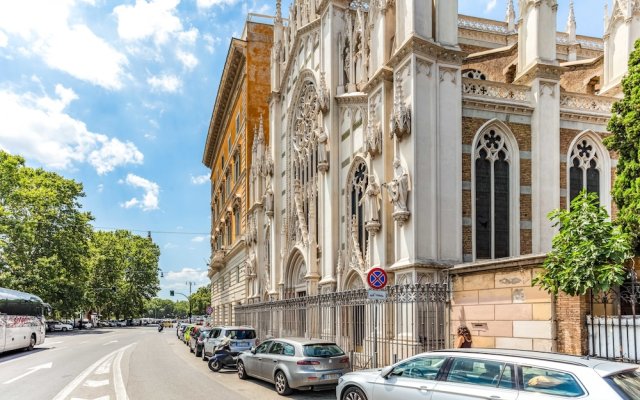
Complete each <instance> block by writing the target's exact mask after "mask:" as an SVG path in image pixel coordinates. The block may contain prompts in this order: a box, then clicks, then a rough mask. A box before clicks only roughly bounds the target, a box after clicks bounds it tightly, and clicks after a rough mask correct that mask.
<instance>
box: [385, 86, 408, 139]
mask: <svg viewBox="0 0 640 400" xmlns="http://www.w3.org/2000/svg"><path fill="white" fill-rule="evenodd" d="M396 82H397V83H396V91H395V98H394V101H393V112H392V113H391V117H390V121H389V134H390V135H391V138H392V139H393V137H394V136H395V137H396V138H398V140H399V141H400V140H402V139H403V138H404V137H405V136H408V135H410V134H411V109H410V108H409V107H407V106H406V105H405V104H404V99H403V97H404V96H403V94H402V82H401V81H400V80H399V79H397V80H396Z"/></svg>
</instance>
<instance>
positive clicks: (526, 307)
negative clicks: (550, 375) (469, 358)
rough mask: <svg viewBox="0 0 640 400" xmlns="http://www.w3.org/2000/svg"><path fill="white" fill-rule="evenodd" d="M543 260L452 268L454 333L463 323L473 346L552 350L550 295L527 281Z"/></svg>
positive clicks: (534, 258) (518, 259) (521, 259)
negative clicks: (469, 332)
mask: <svg viewBox="0 0 640 400" xmlns="http://www.w3.org/2000/svg"><path fill="white" fill-rule="evenodd" d="M543 260H544V256H541V255H533V256H531V255H530V256H523V257H512V258H508V259H504V260H491V261H482V262H474V263H468V264H461V265H459V266H456V267H454V268H452V269H451V270H450V274H451V281H452V301H451V315H450V327H451V335H452V337H453V335H455V331H456V330H457V328H458V326H460V325H465V326H467V327H468V328H469V329H470V330H471V334H472V336H473V347H487V348H505V349H521V350H538V351H554V350H555V349H556V348H557V346H556V340H555V330H554V324H553V321H552V317H553V314H554V312H553V307H554V304H553V301H552V297H551V296H550V295H549V294H547V293H546V292H544V291H542V290H540V289H539V288H538V287H532V286H531V280H532V279H533V277H534V276H535V274H536V273H537V271H538V270H539V268H540V265H541V264H542V262H543ZM578 326H579V325H578Z"/></svg>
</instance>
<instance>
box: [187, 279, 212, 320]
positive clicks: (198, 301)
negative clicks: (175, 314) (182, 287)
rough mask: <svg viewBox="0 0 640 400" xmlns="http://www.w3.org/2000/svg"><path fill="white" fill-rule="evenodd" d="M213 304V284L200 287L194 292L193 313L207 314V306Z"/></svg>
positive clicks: (192, 296) (192, 300) (192, 297)
mask: <svg viewBox="0 0 640 400" xmlns="http://www.w3.org/2000/svg"><path fill="white" fill-rule="evenodd" d="M210 304H211V284H208V285H207V286H202V287H199V288H198V290H196V292H195V293H194V294H192V295H191V307H192V309H193V311H192V313H193V315H203V314H206V311H207V307H208V306H209V305H210Z"/></svg>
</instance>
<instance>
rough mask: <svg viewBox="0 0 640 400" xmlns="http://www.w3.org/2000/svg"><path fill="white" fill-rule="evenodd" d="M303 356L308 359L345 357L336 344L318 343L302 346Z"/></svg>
mask: <svg viewBox="0 0 640 400" xmlns="http://www.w3.org/2000/svg"><path fill="white" fill-rule="evenodd" d="M302 354H304V355H305V356H306V357H335V356H343V355H344V351H342V349H341V348H340V347H338V345H336V344H334V343H318V344H308V345H305V346H302Z"/></svg>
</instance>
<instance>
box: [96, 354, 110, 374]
mask: <svg viewBox="0 0 640 400" xmlns="http://www.w3.org/2000/svg"><path fill="white" fill-rule="evenodd" d="M112 361H113V360H112V359H111V357H109V359H108V360H106V361H105V362H103V363H102V365H100V366H99V367H98V369H96V372H95V374H96V375H104V374H108V373H109V372H111V362H112Z"/></svg>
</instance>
